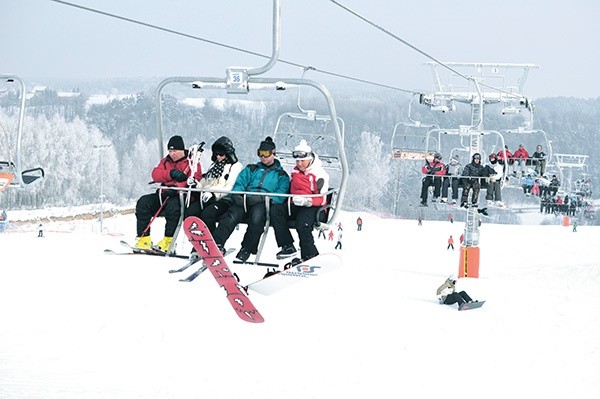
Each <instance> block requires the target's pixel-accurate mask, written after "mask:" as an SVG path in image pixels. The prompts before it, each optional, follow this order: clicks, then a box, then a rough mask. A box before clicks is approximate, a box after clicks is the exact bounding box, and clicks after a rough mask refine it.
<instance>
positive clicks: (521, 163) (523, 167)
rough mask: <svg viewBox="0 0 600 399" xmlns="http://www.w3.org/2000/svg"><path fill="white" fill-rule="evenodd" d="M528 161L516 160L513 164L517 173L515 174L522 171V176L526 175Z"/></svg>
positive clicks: (523, 159)
mask: <svg viewBox="0 0 600 399" xmlns="http://www.w3.org/2000/svg"><path fill="white" fill-rule="evenodd" d="M526 165H527V159H525V158H518V159H515V162H514V163H513V172H515V174H516V173H517V172H518V171H519V170H520V171H521V174H522V175H524V174H525V172H526V171H527V166H526Z"/></svg>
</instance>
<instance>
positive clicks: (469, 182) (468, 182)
mask: <svg viewBox="0 0 600 399" xmlns="http://www.w3.org/2000/svg"><path fill="white" fill-rule="evenodd" d="M463 180H464V181H463V192H462V197H461V199H460V202H461V203H464V204H466V203H467V202H468V200H469V191H471V189H472V190H473V194H471V204H473V205H477V203H478V202H479V190H481V184H480V183H479V179H463Z"/></svg>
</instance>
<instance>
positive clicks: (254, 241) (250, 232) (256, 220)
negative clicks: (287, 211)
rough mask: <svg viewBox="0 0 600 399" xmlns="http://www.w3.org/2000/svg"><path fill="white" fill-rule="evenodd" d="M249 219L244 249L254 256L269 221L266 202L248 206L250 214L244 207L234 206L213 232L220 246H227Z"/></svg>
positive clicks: (222, 217) (243, 243)
mask: <svg viewBox="0 0 600 399" xmlns="http://www.w3.org/2000/svg"><path fill="white" fill-rule="evenodd" d="M245 216H247V218H248V227H247V228H246V233H245V234H244V239H243V240H242V248H245V249H246V250H248V252H250V253H252V254H256V253H257V252H258V243H259V241H260V236H261V235H262V233H263V231H264V228H265V223H266V221H267V212H266V210H265V204H264V202H258V203H256V204H254V205H251V206H248V212H244V206H243V205H238V204H232V205H231V206H230V207H229V209H228V210H227V212H225V214H224V215H223V216H221V218H220V219H219V225H218V226H217V228H216V229H215V230H214V232H213V238H214V239H215V242H216V243H217V244H218V245H225V243H226V242H227V240H228V239H229V237H230V236H231V233H233V230H234V229H235V227H236V226H237V225H238V224H239V223H241V222H242V221H243V220H244V217H245Z"/></svg>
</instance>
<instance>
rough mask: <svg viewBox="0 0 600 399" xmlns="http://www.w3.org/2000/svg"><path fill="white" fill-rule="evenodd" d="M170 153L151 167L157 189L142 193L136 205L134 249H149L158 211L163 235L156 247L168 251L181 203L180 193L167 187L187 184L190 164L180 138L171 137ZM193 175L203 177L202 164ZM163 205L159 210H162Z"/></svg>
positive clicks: (168, 145) (198, 178) (168, 146)
mask: <svg viewBox="0 0 600 399" xmlns="http://www.w3.org/2000/svg"><path fill="white" fill-rule="evenodd" d="M167 149H168V151H169V155H167V156H166V157H164V158H163V159H161V160H160V162H159V163H158V165H156V167H154V169H152V181H153V182H155V183H160V185H161V187H159V188H158V189H157V190H156V192H154V193H151V194H146V195H142V196H141V197H140V198H139V199H138V201H137V204H136V206H135V217H136V219H137V241H136V243H135V247H136V248H140V249H150V248H152V240H151V238H150V223H151V221H152V220H153V217H154V215H156V214H157V213H158V212H159V210H160V212H159V215H160V216H164V218H165V236H164V238H163V239H162V240H161V241H160V242H159V243H158V245H157V246H158V248H159V249H160V250H162V251H167V250H168V249H169V247H170V246H171V241H173V236H174V235H175V230H176V229H177V224H178V223H179V217H180V216H181V204H180V203H179V193H178V191H177V190H171V189H169V187H186V186H187V180H188V177H190V175H191V168H190V163H189V162H188V150H186V149H185V144H184V143H183V138H182V137H181V136H173V137H171V138H170V139H169V143H168V144H167ZM194 178H196V179H197V180H200V179H201V178H202V167H201V166H200V165H198V170H197V171H196V173H195V175H194ZM161 208H162V210H161Z"/></svg>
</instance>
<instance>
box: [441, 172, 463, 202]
mask: <svg viewBox="0 0 600 399" xmlns="http://www.w3.org/2000/svg"><path fill="white" fill-rule="evenodd" d="M459 182H460V179H459V178H458V177H444V181H443V182H442V198H448V188H450V187H452V199H454V200H458V183H459Z"/></svg>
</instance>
